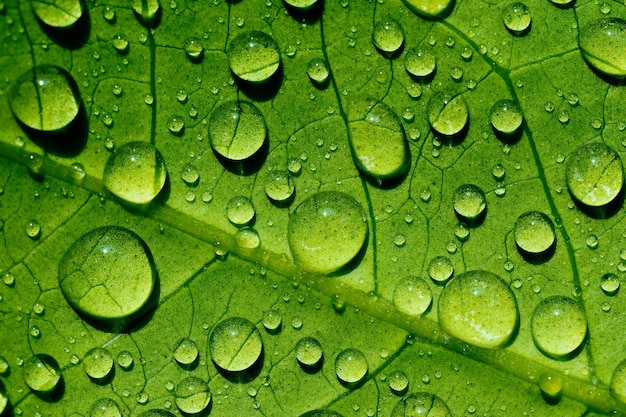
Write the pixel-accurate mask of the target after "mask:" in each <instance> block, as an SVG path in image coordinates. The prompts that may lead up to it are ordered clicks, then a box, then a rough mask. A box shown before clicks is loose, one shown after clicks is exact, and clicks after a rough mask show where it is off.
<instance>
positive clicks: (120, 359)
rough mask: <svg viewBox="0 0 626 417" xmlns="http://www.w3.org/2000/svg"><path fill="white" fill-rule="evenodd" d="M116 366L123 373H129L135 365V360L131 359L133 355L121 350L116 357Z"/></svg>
mask: <svg viewBox="0 0 626 417" xmlns="http://www.w3.org/2000/svg"><path fill="white" fill-rule="evenodd" d="M116 361H117V364H118V365H119V367H120V368H122V369H123V370H125V371H130V370H131V369H132V368H133V365H134V364H135V359H134V358H133V354H132V353H130V352H129V351H127V350H123V351H121V352H120V353H118V355H117V359H116Z"/></svg>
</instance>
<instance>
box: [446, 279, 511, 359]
mask: <svg viewBox="0 0 626 417" xmlns="http://www.w3.org/2000/svg"><path fill="white" fill-rule="evenodd" d="M518 322H519V310H518V308H517V301H516V300H515V295H514V294H513V292H512V291H511V289H510V288H509V286H508V285H507V284H506V283H505V282H504V281H503V280H502V279H501V278H500V277H499V276H497V275H496V274H494V273H491V272H487V271H470V272H465V273H463V274H461V275H458V276H457V277H455V278H454V279H453V280H451V281H450V282H449V283H448V284H447V285H446V286H445V288H444V289H443V290H442V292H441V296H440V298H439V324H440V325H441V327H442V328H443V329H444V330H446V331H447V332H448V333H450V334H451V335H453V336H455V337H456V338H458V339H460V340H462V341H464V342H467V343H469V344H471V345H474V346H479V347H484V348H497V347H500V346H502V345H504V344H506V343H507V342H508V341H509V340H511V337H512V336H513V334H514V332H515V329H516V328H517V324H518Z"/></svg>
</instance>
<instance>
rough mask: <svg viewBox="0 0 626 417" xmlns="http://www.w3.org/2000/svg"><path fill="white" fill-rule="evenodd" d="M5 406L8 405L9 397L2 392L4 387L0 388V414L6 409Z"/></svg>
mask: <svg viewBox="0 0 626 417" xmlns="http://www.w3.org/2000/svg"><path fill="white" fill-rule="evenodd" d="M7 405H9V397H8V396H7V393H6V392H5V390H4V387H1V386H0V413H4V410H6V409H7Z"/></svg>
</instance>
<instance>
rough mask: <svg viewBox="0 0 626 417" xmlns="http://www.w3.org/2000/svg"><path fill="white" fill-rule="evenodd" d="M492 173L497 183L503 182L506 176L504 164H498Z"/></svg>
mask: <svg viewBox="0 0 626 417" xmlns="http://www.w3.org/2000/svg"><path fill="white" fill-rule="evenodd" d="M491 173H492V174H493V177H494V178H495V179H496V180H497V181H502V180H503V179H504V176H505V175H506V169H505V168H504V166H503V165H502V164H496V165H494V166H493V169H492V171H491Z"/></svg>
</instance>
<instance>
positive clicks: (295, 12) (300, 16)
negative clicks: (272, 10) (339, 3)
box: [283, 0, 324, 24]
mask: <svg viewBox="0 0 626 417" xmlns="http://www.w3.org/2000/svg"><path fill="white" fill-rule="evenodd" d="M283 4H284V5H285V9H287V12H288V13H289V15H290V16H291V17H292V18H293V19H294V20H296V21H298V22H300V23H306V24H313V23H315V22H317V21H319V20H320V19H321V18H322V14H323V13H324V0H319V1H318V2H317V3H315V4H314V5H313V7H311V8H310V9H306V10H303V9H299V8H297V7H293V6H292V5H290V4H289V3H287V2H286V1H285V0H283Z"/></svg>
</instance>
